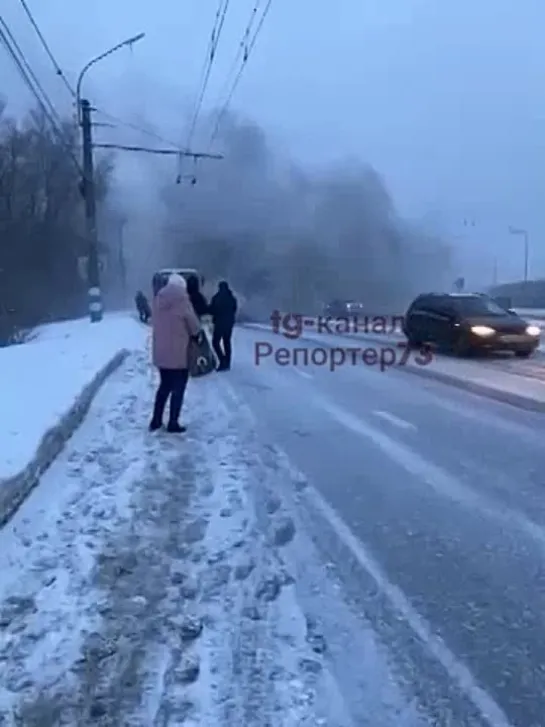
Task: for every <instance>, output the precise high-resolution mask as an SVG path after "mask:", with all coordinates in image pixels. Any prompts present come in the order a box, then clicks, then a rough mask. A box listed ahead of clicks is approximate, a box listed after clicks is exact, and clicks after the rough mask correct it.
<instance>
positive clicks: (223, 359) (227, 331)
mask: <svg viewBox="0 0 545 727" xmlns="http://www.w3.org/2000/svg"><path fill="white" fill-rule="evenodd" d="M237 309H238V303H237V299H236V298H235V296H234V295H233V291H232V290H231V288H230V287H229V285H228V284H227V283H226V282H225V280H222V281H221V283H220V284H219V285H218V292H217V293H216V294H215V295H214V296H213V298H212V300H211V301H210V315H211V316H212V324H213V326H214V332H213V334H212V346H213V348H214V351H215V352H216V356H217V357H218V360H219V366H218V371H229V369H230V368H231V356H232V346H231V338H232V336H233V328H234V327H235V320H236V315H237Z"/></svg>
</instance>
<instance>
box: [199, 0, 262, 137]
mask: <svg viewBox="0 0 545 727" xmlns="http://www.w3.org/2000/svg"><path fill="white" fill-rule="evenodd" d="M271 4H272V0H267V4H266V5H265V9H264V10H263V13H262V15H261V18H260V20H259V24H258V26H257V28H256V31H255V33H254V34H253V36H252V39H251V40H250V41H249V43H248V42H247V39H246V40H245V38H246V32H245V36H244V37H243V40H242V42H243V44H244V46H243V58H242V64H241V66H240V69H239V71H238V73H237V75H236V76H235V79H234V81H233V83H232V85H231V88H230V90H229V93H228V95H227V98H226V99H225V101H224V103H223V105H222V107H221V108H220V111H219V113H218V115H217V117H216V123H215V125H214V128H213V131H212V134H211V136H210V141H209V148H210V147H211V146H212V144H213V143H214V141H215V140H216V138H217V135H218V132H219V129H220V126H221V122H222V121H223V119H224V117H225V114H226V113H227V110H228V108H229V104H230V103H231V99H232V98H233V95H234V93H235V91H236V89H237V86H238V84H239V83H240V79H241V78H242V74H243V73H244V69H245V68H246V66H247V64H248V60H249V58H250V56H251V54H252V51H253V49H254V47H255V44H256V41H257V38H258V37H259V34H260V32H261V30H262V28H263V24H264V22H265V20H266V18H267V15H268V13H269V10H270V9H271ZM257 5H259V3H258V4H257ZM257 5H256V8H255V11H256V13H257ZM254 19H255V15H252V17H251V19H250V23H249V25H250V24H251V25H253V21H254Z"/></svg>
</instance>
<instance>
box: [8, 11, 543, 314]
mask: <svg viewBox="0 0 545 727" xmlns="http://www.w3.org/2000/svg"><path fill="white" fill-rule="evenodd" d="M6 5H7V6H6ZM28 5H29V7H30V8H31V9H32V11H33V13H34V17H35V19H36V21H37V22H38V24H39V27H40V29H41V31H42V32H43V34H44V36H45V37H46V38H47V41H48V43H49V45H50V47H51V49H52V50H53V52H54V54H55V57H56V59H57V61H58V63H59V65H60V66H61V68H62V69H63V71H64V73H65V74H66V77H67V78H68V79H69V80H70V81H71V82H72V83H75V79H76V78H77V74H78V72H79V70H80V69H81V68H82V67H83V65H84V64H85V63H86V62H87V61H88V60H89V59H90V58H92V57H94V56H96V55H98V54H99V53H101V52H103V51H104V50H106V49H108V48H110V47H111V46H113V45H115V44H116V43H118V42H119V41H121V40H123V39H124V38H127V37H129V36H131V35H134V34H135V33H138V32H141V31H144V32H145V33H146V37H145V38H144V39H143V40H142V41H140V42H139V43H138V44H136V45H135V46H134V47H132V49H131V50H123V51H120V52H118V53H116V54H115V55H112V56H111V57H109V58H108V59H105V60H104V61H102V62H100V63H99V64H97V65H96V66H95V67H94V68H93V69H92V70H91V71H90V72H89V74H88V75H87V76H86V79H85V83H84V86H83V88H84V94H85V96H87V97H88V98H90V99H91V101H92V103H93V104H94V105H95V106H96V107H97V108H98V109H99V111H97V112H96V114H95V120H96V121H99V122H101V123H110V124H114V123H115V124H116V128H113V126H97V127H96V128H95V130H94V132H95V140H97V141H98V142H113V143H118V144H138V145H145V146H150V147H155V148H157V147H161V148H166V147H169V148H173V146H169V145H168V144H165V143H163V142H162V141H159V139H157V138H156V137H157V136H159V137H161V139H164V140H169V141H170V140H172V142H173V143H174V144H180V145H182V146H184V145H185V143H186V141H187V130H188V126H189V122H190V119H191V116H192V112H193V110H194V104H195V100H196V97H197V96H198V91H199V81H200V78H201V73H202V67H203V63H204V61H205V58H206V49H207V45H208V42H209V36H210V33H211V30H212V26H213V23H214V16H215V13H216V10H217V5H218V3H217V1H216V0H214V2H212V1H211V0H201V2H199V3H197V2H192V3H187V4H180V3H175V2H173V0H157V2H155V3H153V4H150V3H144V2H131V3H130V4H129V2H128V1H127V0H120V1H119V2H117V3H115V7H112V3H107V2H106V1H105V0H95V2H94V4H93V8H92V12H90V13H89V14H87V15H85V16H84V14H83V8H81V7H79V6H76V4H73V3H70V4H69V3H67V2H66V1H65V0H51V2H48V3H47V4H46V5H44V6H42V5H41V4H39V3H37V2H36V1H35V0H34V2H28ZM233 5H234V4H233ZM254 5H255V2H253V1H252V0H244V1H243V0H240V2H237V3H236V7H232V8H230V9H229V12H228V13H227V16H226V23H225V27H224V29H223V32H222V36H221V40H220V43H219V46H218V51H217V55H216V58H215V59H214V63H213V67H212V73H211V77H210V83H209V86H208V88H207V93H206V95H205V97H204V103H203V107H202V111H201V113H200V114H199V116H198V120H197V125H196V132H195V134H194V136H193V138H192V140H191V148H192V150H194V151H198V152H200V151H210V149H209V148H208V145H209V144H208V142H209V138H210V132H211V129H212V128H213V126H214V121H215V119H216V116H215V113H216V112H217V109H218V108H219V107H221V103H222V100H223V98H224V94H223V93H222V91H223V90H224V89H225V88H226V81H227V80H228V78H229V72H230V70H231V69H232V68H233V60H234V58H235V57H236V53H237V50H238V48H239V44H240V40H241V37H242V35H243V32H244V29H245V26H246V24H247V22H248V20H249V18H250V16H251V12H252V8H253V7H254ZM263 5H264V3H262V4H261V8H262V7H263ZM4 6H6V7H3V8H2V14H3V16H4V18H5V20H6V21H7V22H8V23H9V24H10V27H11V29H12V31H13V33H14V34H15V35H16V37H17V39H18V41H19V43H20V45H21V47H22V48H23V49H24V51H25V54H26V56H27V58H28V59H29V62H30V63H31V64H32V66H33V68H34V70H35V71H36V73H37V74H38V76H39V77H40V80H41V81H42V83H43V84H44V87H45V88H46V89H47V91H48V93H49V94H50V96H51V99H52V100H53V101H54V103H55V105H56V107H57V108H58V110H59V112H60V113H62V114H63V115H70V114H73V99H71V98H70V96H69V95H68V94H67V92H66V89H65V88H64V87H63V84H62V83H61V79H59V78H58V76H56V75H55V70H54V67H53V66H52V64H51V62H50V60H49V58H48V57H47V54H46V53H45V52H44V49H43V48H42V46H41V45H40V42H39V39H38V38H37V36H36V34H35V33H34V31H33V29H32V26H31V25H30V23H29V22H28V19H27V17H26V15H25V14H24V12H23V11H22V8H21V6H20V3H19V0H7V3H4ZM543 27H545V7H543V4H542V3H540V2H538V0H525V2H524V3H521V4H518V5H517V4H515V3H513V2H511V1H510V0H496V1H495V2H492V1H491V0H488V1H485V0H482V2H479V3H475V2H470V1H469V0H460V1H459V2H457V3H441V4H438V3H437V2H432V1H431V0H406V1H405V2H404V3H399V2H394V0H383V1H382V2H380V3H379V2H366V3H361V2H357V0H340V2H338V3H336V4H335V5H334V6H332V5H330V4H329V3H324V4H321V3H315V2H314V3H312V2H311V1H310V0H300V2H298V3H293V2H290V3H288V2H287V0H273V2H272V5H271V10H270V13H269V15H268V17H267V19H266V21H265V23H264V25H263V29H262V32H261V34H260V36H259V39H258V41H257V43H256V46H255V48H254V49H253V50H252V53H251V54H250V56H249V58H248V62H247V64H246V67H245V69H244V72H243V75H242V77H241V82H240V85H239V86H238V88H237V90H236V92H235V94H234V96H233V98H232V101H231V103H230V104H229V108H228V112H227V113H226V114H225V116H224V117H223V118H222V123H221V126H220V130H219V133H218V136H217V139H216V143H215V144H214V145H213V148H212V149H211V150H212V151H214V152H218V153H221V154H223V155H224V158H223V159H222V160H206V161H205V160H203V161H199V162H198V163H197V164H196V165H195V164H194V163H193V161H192V160H191V159H188V160H186V161H185V162H184V164H183V167H182V179H181V183H180V184H176V177H177V175H178V172H179V170H178V162H177V160H176V158H175V157H168V156H150V155H147V154H144V153H140V154H136V153H135V154H131V153H129V152H119V153H116V154H115V158H114V161H115V172H114V182H113V186H112V189H111V192H110V194H109V196H108V198H107V200H105V202H104V204H103V208H102V219H103V221H104V222H103V232H104V237H105V238H108V240H107V241H108V244H109V245H110V246H111V247H112V246H113V248H115V249H117V248H116V246H118V245H119V234H120V233H119V229H120V220H123V221H124V226H123V228H122V229H123V250H124V253H125V257H126V259H127V264H128V274H129V277H128V286H129V289H130V290H133V289H134V288H135V287H136V286H148V285H149V277H150V273H151V272H152V271H153V269H154V268H155V267H158V266H162V265H170V264H181V265H183V264H195V265H198V266H199V267H200V268H202V269H203V272H204V273H205V274H206V275H207V277H210V278H217V277H228V278H229V279H231V280H232V281H233V282H234V284H235V285H236V286H238V288H240V289H241V291H242V292H243V294H244V295H245V296H246V297H249V298H251V299H252V300H253V301H255V305H256V306H259V305H263V306H265V307H266V306H268V305H272V304H273V303H274V302H279V304H280V303H281V304H282V305H289V306H297V305H300V306H310V305H317V304H318V303H320V302H322V301H324V300H328V299H330V298H332V297H334V296H343V297H357V298H360V299H362V300H364V302H367V300H368V301H370V302H372V303H373V304H376V305H381V306H382V305H386V306H387V305H392V306H393V307H396V306H397V305H402V304H403V303H404V301H406V299H407V298H408V297H410V296H411V295H413V294H414V293H415V292H417V291H419V290H422V289H429V288H435V289H436V288H439V287H442V288H445V287H446V288H448V289H449V288H450V287H451V285H452V281H453V280H454V279H455V278H457V277H459V276H464V277H465V278H466V280H467V283H468V285H469V286H471V287H482V286H485V285H489V284H490V283H492V282H493V280H494V278H495V279H496V280H498V281H499V282H503V281H508V280H513V279H519V278H521V277H522V273H523V251H522V241H521V239H520V238H519V237H516V236H514V235H511V234H510V233H509V227H510V226H512V227H517V228H521V229H525V230H527V231H528V235H529V239H530V249H531V254H530V275H531V276H532V277H536V276H540V275H545V252H544V251H542V249H541V248H542V247H543V246H541V245H540V238H541V236H542V235H543V234H544V233H545V221H544V215H543V211H542V209H543V208H542V204H541V190H542V189H543V188H544V183H545V171H544V170H545V166H544V164H543V161H544V160H543V149H544V147H543V142H542V139H543V133H544V129H543V122H544V119H545V98H544V96H543V94H542V92H541V88H542V81H543V76H544V74H545V57H544V55H543V53H542V51H541V29H542V28H543ZM66 28H70V32H67V31H66ZM1 58H2V59H1V61H0V69H1V70H2V76H1V77H2V89H0V90H1V91H2V93H3V95H5V96H6V97H7V100H8V109H9V111H10V112H11V113H12V114H15V115H21V114H23V112H24V111H25V110H26V109H27V108H28V107H29V106H30V105H32V99H31V97H30V94H28V93H27V92H26V90H25V87H24V85H23V83H22V81H21V79H20V78H19V76H18V75H17V74H16V71H15V69H14V68H13V67H12V64H11V63H10V61H9V59H8V57H7V56H6V55H3V56H2V57H1ZM102 111H107V112H108V113H109V114H110V115H113V116H115V117H117V118H119V119H121V120H122V121H124V122H127V123H129V124H132V125H138V126H140V127H145V128H146V129H148V131H150V132H152V133H150V134H148V135H145V134H143V133H141V132H137V131H135V130H134V129H131V128H129V127H128V126H126V125H123V124H118V123H117V122H113V121H112V119H111V118H110V117H108V116H106V115H103V114H102V113H101V112H102ZM153 134H155V135H156V137H154V136H153ZM100 154H101V152H100V151H98V150H97V155H98V156H100ZM193 176H194V177H195V178H196V184H192V183H191V179H192V178H193ZM538 190H539V192H538ZM109 219H113V220H114V222H112V223H111V224H110V223H109V222H108V220H109ZM113 228H115V230H116V232H115V233H114V231H113ZM116 254H117V253H116Z"/></svg>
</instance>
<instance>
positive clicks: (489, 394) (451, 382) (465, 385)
mask: <svg viewBox="0 0 545 727" xmlns="http://www.w3.org/2000/svg"><path fill="white" fill-rule="evenodd" d="M258 325H259V324H258ZM243 327H252V328H254V329H255V328H256V327H257V326H256V325H255V324H249V325H248V326H243ZM337 335H340V336H341V337H342V339H343V341H347V340H353V339H352V338H351V337H349V336H342V334H337ZM301 339H303V340H306V341H309V342H312V343H318V342H319V339H317V338H314V337H312V336H309V335H306V336H305V334H303V335H302V336H300V338H299V339H297V340H301ZM365 340H366V341H369V342H370V343H381V342H382V343H389V344H390V345H391V344H394V345H395V344H397V343H398V341H391V340H390V341H388V340H387V339H385V338H383V337H382V338H381V337H379V336H376V337H373V336H372V334H371V335H369V336H367V335H366V337H365ZM322 343H323V345H324V346H327V348H349V346H347V345H346V344H340V345H339V346H334V345H333V344H332V343H327V342H325V341H322ZM394 370H396V371H397V370H399V371H404V372H406V373H409V374H414V375H416V376H422V377H424V378H427V379H431V380H435V381H439V382H440V383H442V384H447V385H448V386H453V387H455V388H457V389H462V390H463V391H468V392H470V393H471V394H477V395H478V396H483V397H486V398H487V399H492V400H494V401H499V402H501V403H502V404H510V405H511V406H514V407H516V408H517V409H523V410H525V411H533V412H538V413H544V412H545V402H542V401H538V400H537V399H532V398H531V397H528V396H523V395H521V394H513V393H512V392H510V391H502V389H496V388H494V387H493V386H486V385H485V384H479V383H475V382H474V381H468V380H467V379H462V378H459V377H457V376H453V375H452V374H446V373H444V372H443V371H434V370H433V369H430V368H429V367H425V368H424V367H419V368H417V367H415V366H410V365H409V366H407V365H406V366H403V367H397V369H394ZM511 375H513V376H514V374H511Z"/></svg>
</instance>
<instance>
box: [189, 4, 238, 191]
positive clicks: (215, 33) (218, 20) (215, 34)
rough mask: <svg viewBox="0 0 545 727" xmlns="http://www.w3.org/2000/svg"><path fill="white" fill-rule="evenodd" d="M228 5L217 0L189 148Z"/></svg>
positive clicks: (190, 129) (190, 126)
mask: <svg viewBox="0 0 545 727" xmlns="http://www.w3.org/2000/svg"><path fill="white" fill-rule="evenodd" d="M229 3H230V0H219V4H218V9H217V10H216V17H215V20H214V25H213V26H212V32H211V34H210V40H209V42H208V47H207V50H206V56H205V59H204V67H203V70H202V73H201V82H200V86H199V87H200V91H199V92H198V96H197V101H196V103H195V109H194V111H193V116H192V119H191V123H190V125H189V131H188V134H187V137H186V142H185V146H186V147H189V146H191V143H192V141H193V135H194V134H195V129H196V127H197V121H198V118H199V114H200V112H201V108H202V104H203V101H204V96H205V94H206V89H207V88H208V82H209V80H210V74H211V72H212V67H213V65H214V61H215V59H216V52H217V49H218V44H219V41H220V38H221V33H222V30H223V26H224V24H225V18H226V17H227V11H228V10H229ZM183 160H184V157H183V156H180V158H179V160H178V175H177V178H176V184H180V182H181V180H182V165H183Z"/></svg>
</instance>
